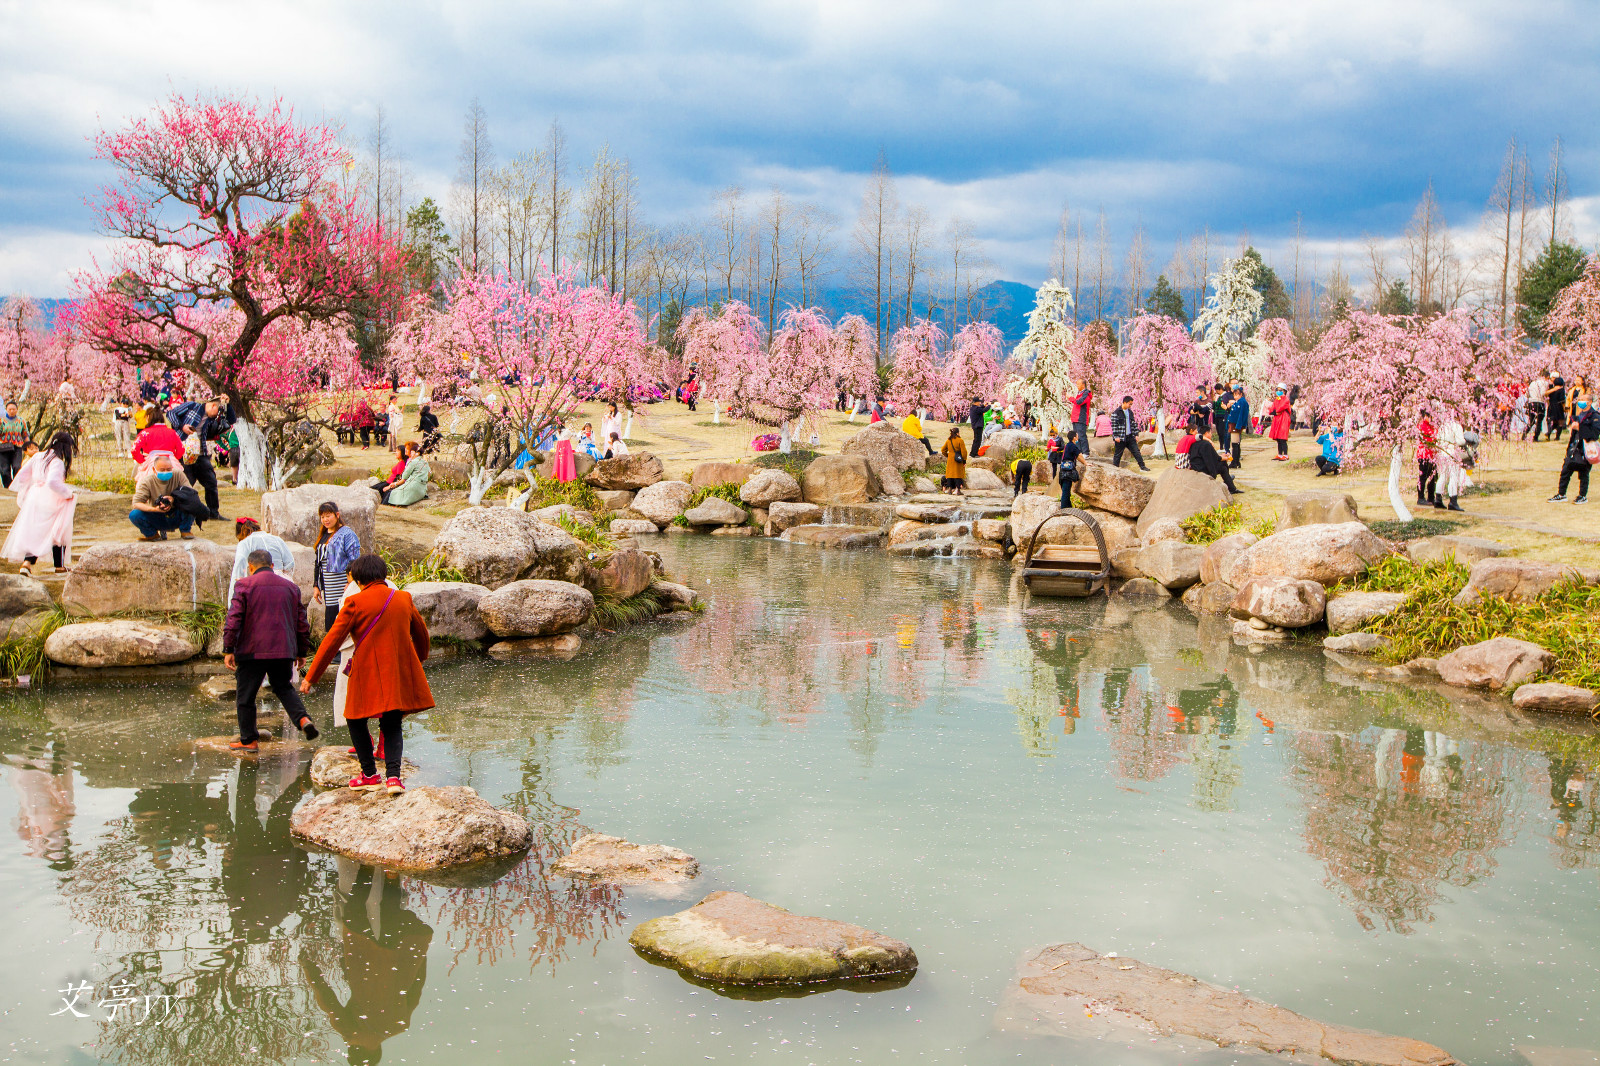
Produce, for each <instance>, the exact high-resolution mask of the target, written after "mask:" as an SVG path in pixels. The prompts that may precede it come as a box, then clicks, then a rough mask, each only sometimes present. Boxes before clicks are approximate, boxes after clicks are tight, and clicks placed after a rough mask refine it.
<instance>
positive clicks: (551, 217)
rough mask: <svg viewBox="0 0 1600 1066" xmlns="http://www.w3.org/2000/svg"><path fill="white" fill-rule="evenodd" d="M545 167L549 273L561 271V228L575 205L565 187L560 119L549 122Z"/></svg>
mask: <svg viewBox="0 0 1600 1066" xmlns="http://www.w3.org/2000/svg"><path fill="white" fill-rule="evenodd" d="M544 164H545V170H544V178H545V181H546V182H547V186H548V190H549V191H548V193H547V194H546V196H545V197H544V210H545V212H546V216H545V232H546V234H548V236H549V238H550V240H549V248H550V269H552V270H560V269H561V266H562V263H561V227H562V224H563V223H564V222H565V220H566V217H567V209H568V207H569V206H570V204H571V202H572V192H571V190H569V189H568V188H567V186H566V180H567V134H566V131H565V130H563V129H562V128H561V120H560V119H553V120H552V121H551V122H550V131H549V133H547V134H546V135H545V142H544ZM543 248H544V242H543V241H540V250H541V254H542V251H543Z"/></svg>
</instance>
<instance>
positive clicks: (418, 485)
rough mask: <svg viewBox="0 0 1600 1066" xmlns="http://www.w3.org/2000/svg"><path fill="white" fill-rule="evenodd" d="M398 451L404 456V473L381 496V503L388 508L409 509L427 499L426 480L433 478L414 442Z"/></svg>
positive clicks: (426, 461) (426, 462)
mask: <svg viewBox="0 0 1600 1066" xmlns="http://www.w3.org/2000/svg"><path fill="white" fill-rule="evenodd" d="M400 451H401V453H402V454H403V455H405V456H406V465H405V471H404V473H402V474H401V476H400V480H399V481H398V482H395V483H394V484H391V485H390V486H389V488H388V489H387V490H386V491H385V492H384V493H383V494H382V497H383V502H384V503H386V504H388V505H389V506H390V507H410V506H411V505H412V504H414V503H417V502H419V501H421V500H425V499H427V498H428V479H429V478H430V477H432V476H433V471H432V470H431V469H429V467H428V460H426V459H424V458H423V457H422V454H421V452H419V451H418V449H417V443H416V441H412V442H411V443H409V444H407V445H405V446H404V447H403V448H401V449H400Z"/></svg>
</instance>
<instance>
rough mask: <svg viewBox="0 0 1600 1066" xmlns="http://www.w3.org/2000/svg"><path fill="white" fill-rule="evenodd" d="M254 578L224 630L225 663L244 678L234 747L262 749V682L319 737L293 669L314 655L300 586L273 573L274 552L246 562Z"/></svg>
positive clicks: (239, 589) (240, 589)
mask: <svg viewBox="0 0 1600 1066" xmlns="http://www.w3.org/2000/svg"><path fill="white" fill-rule="evenodd" d="M246 561H247V562H248V564H249V566H250V576H248V577H245V578H241V579H240V580H239V582H238V583H237V584H235V585H234V588H233V602H232V603H231V604H229V605H228V620H227V622H226V623H225V624H224V625H223V627H222V651H223V657H222V661H223V662H224V663H226V664H227V667H228V669H229V670H232V671H234V673H235V674H236V675H237V677H238V683H239V694H238V697H237V704H236V705H237V709H238V712H239V739H238V740H236V741H234V742H233V743H232V744H229V745H228V747H230V748H233V749H234V750H236V751H257V750H259V749H258V748H257V747H256V740H257V733H256V693H257V692H259V691H260V690H261V682H262V679H263V678H264V679H266V681H267V682H268V683H269V684H271V685H272V691H273V693H274V694H275V695H276V696H277V697H278V699H279V701H281V702H282V703H283V709H284V710H285V711H287V712H289V718H290V719H291V720H292V721H293V722H294V723H295V725H297V726H298V727H299V728H300V731H301V732H302V733H304V734H305V737H306V739H307V740H315V739H317V727H316V725H315V724H314V723H313V722H312V721H311V716H310V715H309V714H307V713H306V705H305V704H304V703H303V702H302V701H301V699H300V693H298V692H296V691H295V687H294V684H293V682H292V676H291V673H290V668H291V667H295V668H303V667H304V666H305V659H306V656H307V655H308V654H309V653H310V651H311V627H310V625H308V624H307V622H306V612H305V608H304V607H303V606H301V603H300V586H298V585H296V584H295V583H294V582H293V581H290V580H289V579H288V578H286V577H280V576H279V575H277V574H275V573H273V572H272V553H271V552H267V551H253V552H251V553H250V555H249V557H248V559H247V560H246Z"/></svg>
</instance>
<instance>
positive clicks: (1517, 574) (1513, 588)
mask: <svg viewBox="0 0 1600 1066" xmlns="http://www.w3.org/2000/svg"><path fill="white" fill-rule="evenodd" d="M1597 578H1600V575H1597V573H1596V572H1595V571H1593V570H1584V569H1579V568H1578V567H1576V566H1563V565H1561V564H1560V563H1541V562H1536V561H1535V560H1533V559H1494V558H1490V559H1479V560H1478V561H1477V562H1475V563H1473V564H1472V573H1471V575H1470V576H1469V577H1468V578H1467V584H1466V586H1465V587H1464V588H1463V589H1462V590H1461V591H1460V592H1458V593H1456V604H1457V605H1458V606H1461V607H1467V606H1470V605H1471V604H1473V603H1475V602H1477V599H1478V597H1479V596H1498V597H1500V598H1501V599H1502V600H1510V601H1511V602H1512V603H1531V602H1532V601H1534V600H1536V599H1538V598H1539V597H1540V596H1542V595H1544V594H1545V593H1546V592H1549V591H1550V590H1551V589H1553V588H1555V587H1556V586H1557V585H1559V584H1561V583H1562V582H1563V581H1578V582H1582V583H1583V584H1593V583H1594V582H1595V581H1596V580H1597Z"/></svg>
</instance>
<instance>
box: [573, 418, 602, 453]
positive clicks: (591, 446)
mask: <svg viewBox="0 0 1600 1066" xmlns="http://www.w3.org/2000/svg"><path fill="white" fill-rule="evenodd" d="M574 447H575V448H576V449H577V450H578V451H581V452H582V453H583V454H584V455H587V456H588V457H589V458H591V459H598V458H600V446H599V445H598V444H596V443H595V440H594V423H593V422H585V423H584V424H583V431H582V432H580V433H579V434H578V440H577V443H576V444H575V445H574Z"/></svg>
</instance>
